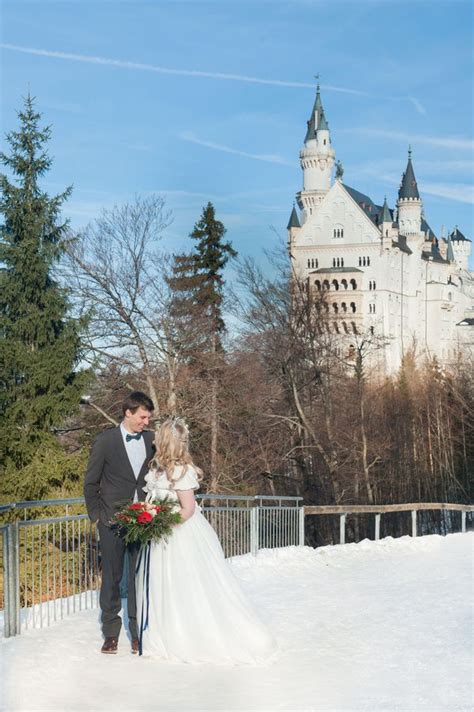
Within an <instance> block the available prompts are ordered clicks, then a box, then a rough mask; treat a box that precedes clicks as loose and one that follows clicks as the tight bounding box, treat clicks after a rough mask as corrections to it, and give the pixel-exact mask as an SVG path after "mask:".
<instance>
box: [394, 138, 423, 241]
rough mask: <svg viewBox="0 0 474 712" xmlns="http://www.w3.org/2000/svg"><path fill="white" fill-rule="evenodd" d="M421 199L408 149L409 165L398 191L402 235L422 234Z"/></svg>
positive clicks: (399, 221) (399, 224)
mask: <svg viewBox="0 0 474 712" xmlns="http://www.w3.org/2000/svg"><path fill="white" fill-rule="evenodd" d="M421 207H422V204H421V198H420V194H419V192H418V186H417V183H416V178H415V172H414V170H413V165H412V162H411V148H409V149H408V163H407V167H406V170H405V173H404V174H403V177H402V182H401V185H400V190H399V191H398V201H397V208H398V229H399V232H400V234H401V235H407V236H409V235H419V234H420V232H421Z"/></svg>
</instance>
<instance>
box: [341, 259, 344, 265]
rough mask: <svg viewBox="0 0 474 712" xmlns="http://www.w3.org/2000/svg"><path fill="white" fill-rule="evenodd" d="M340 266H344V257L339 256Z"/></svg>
mask: <svg viewBox="0 0 474 712" xmlns="http://www.w3.org/2000/svg"><path fill="white" fill-rule="evenodd" d="M341 267H344V257H341Z"/></svg>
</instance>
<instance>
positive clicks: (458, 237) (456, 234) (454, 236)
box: [450, 225, 471, 242]
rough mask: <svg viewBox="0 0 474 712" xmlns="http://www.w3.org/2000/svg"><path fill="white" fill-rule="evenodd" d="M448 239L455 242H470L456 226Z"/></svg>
mask: <svg viewBox="0 0 474 712" xmlns="http://www.w3.org/2000/svg"><path fill="white" fill-rule="evenodd" d="M450 238H451V240H453V241H455V242H471V241H470V239H469V238H468V237H465V236H464V235H463V234H462V232H461V230H460V229H459V228H458V226H457V225H456V227H455V228H454V230H453V231H452V233H451V235H450Z"/></svg>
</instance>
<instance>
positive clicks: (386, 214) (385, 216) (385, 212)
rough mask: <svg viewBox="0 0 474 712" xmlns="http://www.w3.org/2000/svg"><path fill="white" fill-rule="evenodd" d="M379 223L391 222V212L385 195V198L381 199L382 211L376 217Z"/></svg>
mask: <svg viewBox="0 0 474 712" xmlns="http://www.w3.org/2000/svg"><path fill="white" fill-rule="evenodd" d="M378 221H379V223H384V222H390V223H391V222H392V213H391V212H390V210H389V207H388V205H387V197H386V196H385V200H384V201H383V207H382V211H381V213H380V214H379V218H378Z"/></svg>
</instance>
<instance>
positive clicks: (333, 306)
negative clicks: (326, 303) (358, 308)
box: [332, 302, 339, 314]
mask: <svg viewBox="0 0 474 712" xmlns="http://www.w3.org/2000/svg"><path fill="white" fill-rule="evenodd" d="M332 308H333V309H334V314H337V313H338V312H339V307H338V305H337V304H336V302H334V304H333V305H332Z"/></svg>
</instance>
